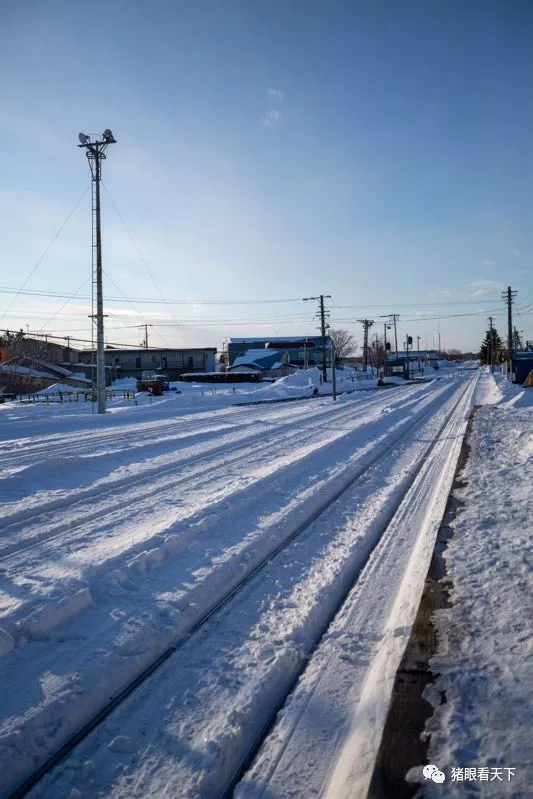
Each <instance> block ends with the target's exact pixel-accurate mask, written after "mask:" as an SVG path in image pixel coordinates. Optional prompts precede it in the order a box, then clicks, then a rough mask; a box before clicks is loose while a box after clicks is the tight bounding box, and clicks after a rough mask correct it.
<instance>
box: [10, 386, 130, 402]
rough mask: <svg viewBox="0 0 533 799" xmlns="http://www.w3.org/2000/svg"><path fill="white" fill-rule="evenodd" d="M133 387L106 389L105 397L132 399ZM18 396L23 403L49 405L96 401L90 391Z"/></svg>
mask: <svg viewBox="0 0 533 799" xmlns="http://www.w3.org/2000/svg"><path fill="white" fill-rule="evenodd" d="M135 393H136V392H135V391H134V390H133V389H108V390H106V393H105V396H106V399H108V400H112V399H134V398H135ZM18 398H19V400H20V402H23V403H41V404H45V405H50V404H53V403H59V404H61V405H64V404H65V403H70V402H96V394H95V393H94V392H92V391H58V392H57V393H55V394H19V395H18Z"/></svg>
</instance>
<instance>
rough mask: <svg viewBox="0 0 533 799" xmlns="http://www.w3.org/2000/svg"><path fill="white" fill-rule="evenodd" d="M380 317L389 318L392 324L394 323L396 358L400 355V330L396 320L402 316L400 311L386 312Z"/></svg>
mask: <svg viewBox="0 0 533 799" xmlns="http://www.w3.org/2000/svg"><path fill="white" fill-rule="evenodd" d="M379 318H380V319H389V320H390V322H391V324H393V325H394V349H395V351H396V358H397V357H398V332H397V330H396V322H397V320H398V319H399V318H400V314H399V313H386V314H382V315H381V316H380V317H379Z"/></svg>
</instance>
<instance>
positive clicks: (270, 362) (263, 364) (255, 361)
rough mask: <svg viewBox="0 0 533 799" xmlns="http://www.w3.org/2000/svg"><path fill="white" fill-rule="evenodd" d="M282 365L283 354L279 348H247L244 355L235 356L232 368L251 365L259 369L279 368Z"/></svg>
mask: <svg viewBox="0 0 533 799" xmlns="http://www.w3.org/2000/svg"><path fill="white" fill-rule="evenodd" d="M281 365H282V354H281V353H280V352H279V350H247V351H246V352H245V353H244V355H239V356H238V358H235V360H234V361H233V363H232V365H231V368H235V367H236V366H251V367H255V368H257V369H279V368H280V366H281Z"/></svg>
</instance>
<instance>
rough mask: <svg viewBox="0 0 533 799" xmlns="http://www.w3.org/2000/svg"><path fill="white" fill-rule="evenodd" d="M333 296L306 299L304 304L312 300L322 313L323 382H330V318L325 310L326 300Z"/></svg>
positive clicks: (322, 295) (323, 295)
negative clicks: (327, 320) (327, 341)
mask: <svg viewBox="0 0 533 799" xmlns="http://www.w3.org/2000/svg"><path fill="white" fill-rule="evenodd" d="M330 299H331V294H321V295H320V296H319V297H304V298H303V300H304V302H309V301H310V300H314V301H315V302H318V303H319V313H320V334H321V336H322V382H323V383H327V382H328V370H327V351H326V316H328V314H327V312H326V310H325V308H324V300H330Z"/></svg>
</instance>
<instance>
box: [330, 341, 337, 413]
mask: <svg viewBox="0 0 533 799" xmlns="http://www.w3.org/2000/svg"><path fill="white" fill-rule="evenodd" d="M336 370H337V352H336V350H335V344H334V343H333V341H332V342H331V382H332V385H331V393H332V394H333V402H335V401H336V399H337V372H336Z"/></svg>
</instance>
